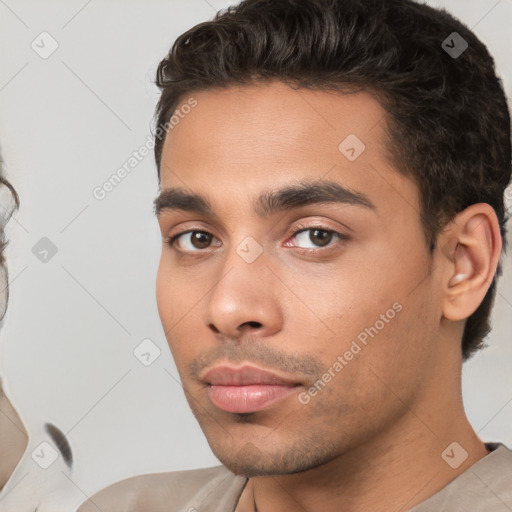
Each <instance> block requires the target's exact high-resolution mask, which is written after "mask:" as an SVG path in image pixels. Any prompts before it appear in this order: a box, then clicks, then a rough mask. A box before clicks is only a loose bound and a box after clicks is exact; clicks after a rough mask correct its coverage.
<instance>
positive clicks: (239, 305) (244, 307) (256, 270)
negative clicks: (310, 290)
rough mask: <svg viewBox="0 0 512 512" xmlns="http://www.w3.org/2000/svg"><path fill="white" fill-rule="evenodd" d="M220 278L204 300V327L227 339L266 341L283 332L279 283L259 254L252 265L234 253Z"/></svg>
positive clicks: (226, 262) (280, 287) (227, 261)
mask: <svg viewBox="0 0 512 512" xmlns="http://www.w3.org/2000/svg"><path fill="white" fill-rule="evenodd" d="M221 275H222V276H223V277H221V279H220V280H219V281H218V282H217V284H216V285H215V286H214V287H213V289H212V291H211V293H210V294H209V296H208V297H207V301H206V308H205V313H204V315H205V318H204V320H205V323H206V325H207V326H208V327H209V328H210V329H211V330H212V331H213V332H215V333H216V334H219V333H220V334H222V335H223V337H227V338H230V339H237V338H241V337H243V336H244V335H253V336H254V335H257V336H258V337H268V336H271V335H273V334H275V333H276V332H278V331H279V330H280V329H281V328H282V324H283V314H282V310H281V301H280V300H279V292H280V291H281V289H282V285H281V283H279V280H278V279H277V278H276V276H275V275H274V273H273V272H272V271H271V270H270V268H268V266H267V264H266V263H265V258H264V255H263V254H262V255H261V256H260V257H259V258H258V259H257V260H256V261H254V262H252V263H247V262H245V261H244V260H243V259H242V258H240V256H239V255H238V254H237V253H236V252H234V254H233V255H231V256H230V257H229V260H228V258H227V259H226V261H225V265H224V268H223V272H222V274H221Z"/></svg>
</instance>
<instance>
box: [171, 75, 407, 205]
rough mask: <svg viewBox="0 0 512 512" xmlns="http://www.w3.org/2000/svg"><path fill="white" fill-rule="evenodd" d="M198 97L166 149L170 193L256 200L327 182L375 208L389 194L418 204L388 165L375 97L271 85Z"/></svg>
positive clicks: (382, 123) (381, 117) (381, 116)
mask: <svg viewBox="0 0 512 512" xmlns="http://www.w3.org/2000/svg"><path fill="white" fill-rule="evenodd" d="M191 96H192V97H193V98H194V99H195V100H196V102H197V105H196V106H195V107H194V108H193V109H187V111H188V110H190V111H189V113H187V114H186V115H183V116H182V118H181V119H180V122H179V123H178V124H177V125H176V126H174V127H173V128H172V129H171V130H170V131H169V133H168V135H167V137H166V140H165V143H164V148H163V153H162V162H161V181H162V183H161V185H162V189H163V190H165V189H166V188H169V187H181V188H187V189H190V190H192V191H194V192H199V191H207V192H210V191H212V190H215V191H219V192H220V191H222V193H223V194H224V195H225V196H226V195H227V196H229V197H230V198H236V197H241V196H243V195H246V196H250V197H255V196H256V195H258V194H259V193H262V192H264V191H266V190H269V189H271V188H274V187H285V186H287V185H290V184H291V183H293V182H294V181H297V180H299V179H300V180H303V179H316V180H318V179H323V178H325V179H329V180H333V181H336V182H338V183H340V184H342V185H343V186H345V187H346V188H349V189H351V190H354V191H360V192H361V193H364V194H365V195H366V196H369V197H372V196H373V197H374V198H375V199H377V200H376V201H374V202H375V203H378V196H382V195H383V194H387V199H388V200H389V199H390V198H392V196H395V195H396V196H397V197H396V199H400V200H402V201H403V200H404V195H405V196H410V197H409V198H408V199H406V201H407V200H408V201H409V202H417V201H416V198H415V196H416V195H417V191H416V190H415V186H414V184H413V183H412V182H411V181H410V180H408V179H405V178H404V177H403V176H402V175H401V174H400V173H398V172H397V171H396V170H395V169H394V168H393V167H392V166H391V164H390V162H389V161H388V160H387V158H386V150H385V142H386V135H385V126H386V125H385V123H386V113H385V111H384V109H383V108H382V107H381V105H380V103H379V102H378V101H377V99H376V98H375V97H374V96H372V95H371V94H369V93H366V92H358V93H350V94H345V93H340V92H334V91H318V90H309V89H292V88H291V87H289V86H287V85H285V84H283V83H281V82H271V83H266V84H258V85H251V86H237V87H230V88H228V89H223V90H206V91H200V92H197V93H195V94H192V95H191ZM188 100H189V97H186V98H184V100H183V103H182V105H183V104H184V103H186V102H187V101H188ZM179 108H180V107H179V106H178V110H179Z"/></svg>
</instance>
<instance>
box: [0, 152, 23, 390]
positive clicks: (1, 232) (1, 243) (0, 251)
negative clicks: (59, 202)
mask: <svg viewBox="0 0 512 512" xmlns="http://www.w3.org/2000/svg"><path fill="white" fill-rule="evenodd" d="M1 187H6V188H7V190H8V191H9V193H10V195H11V197H12V199H13V201H14V207H13V208H12V209H10V210H6V209H5V207H3V206H0V208H2V209H4V211H0V217H1V218H2V219H3V220H2V222H0V270H2V271H3V272H2V273H3V277H4V278H5V283H2V282H1V281H0V290H1V292H0V295H3V296H4V297H5V303H4V304H0V320H2V319H3V317H4V315H5V312H6V310H7V303H8V302H9V273H8V271H7V263H6V261H5V255H4V252H5V248H6V247H7V243H8V242H7V240H6V239H5V225H6V224H7V221H8V220H9V219H10V217H11V216H12V214H13V213H14V212H15V211H16V210H17V209H18V208H19V206H20V198H19V197H18V193H17V192H16V190H15V189H14V187H13V186H12V185H11V184H10V183H9V181H8V180H7V178H6V177H5V176H4V163H3V160H2V154H1V153H0V188H1ZM4 292H5V293H4ZM0 387H1V385H0Z"/></svg>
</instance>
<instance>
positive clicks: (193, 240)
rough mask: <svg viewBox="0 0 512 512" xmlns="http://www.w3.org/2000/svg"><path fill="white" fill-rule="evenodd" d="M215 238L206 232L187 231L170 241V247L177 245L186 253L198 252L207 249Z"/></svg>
mask: <svg viewBox="0 0 512 512" xmlns="http://www.w3.org/2000/svg"><path fill="white" fill-rule="evenodd" d="M213 238H214V236H213V235H212V234H211V233H207V232H206V231H185V232H184V233H178V234H177V235H174V236H173V237H172V238H171V239H170V240H169V245H170V246H171V247H174V246H175V245H176V243H177V245H178V247H179V248H180V249H183V250H184V251H185V252H186V251H190V252H197V251H196V250H202V249H207V248H208V247H209V246H210V245H211V243H212V240H213Z"/></svg>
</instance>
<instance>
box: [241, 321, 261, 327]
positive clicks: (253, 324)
mask: <svg viewBox="0 0 512 512" xmlns="http://www.w3.org/2000/svg"><path fill="white" fill-rule="evenodd" d="M246 324H247V325H250V326H251V327H261V324H260V323H259V322H245V324H242V325H246Z"/></svg>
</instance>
